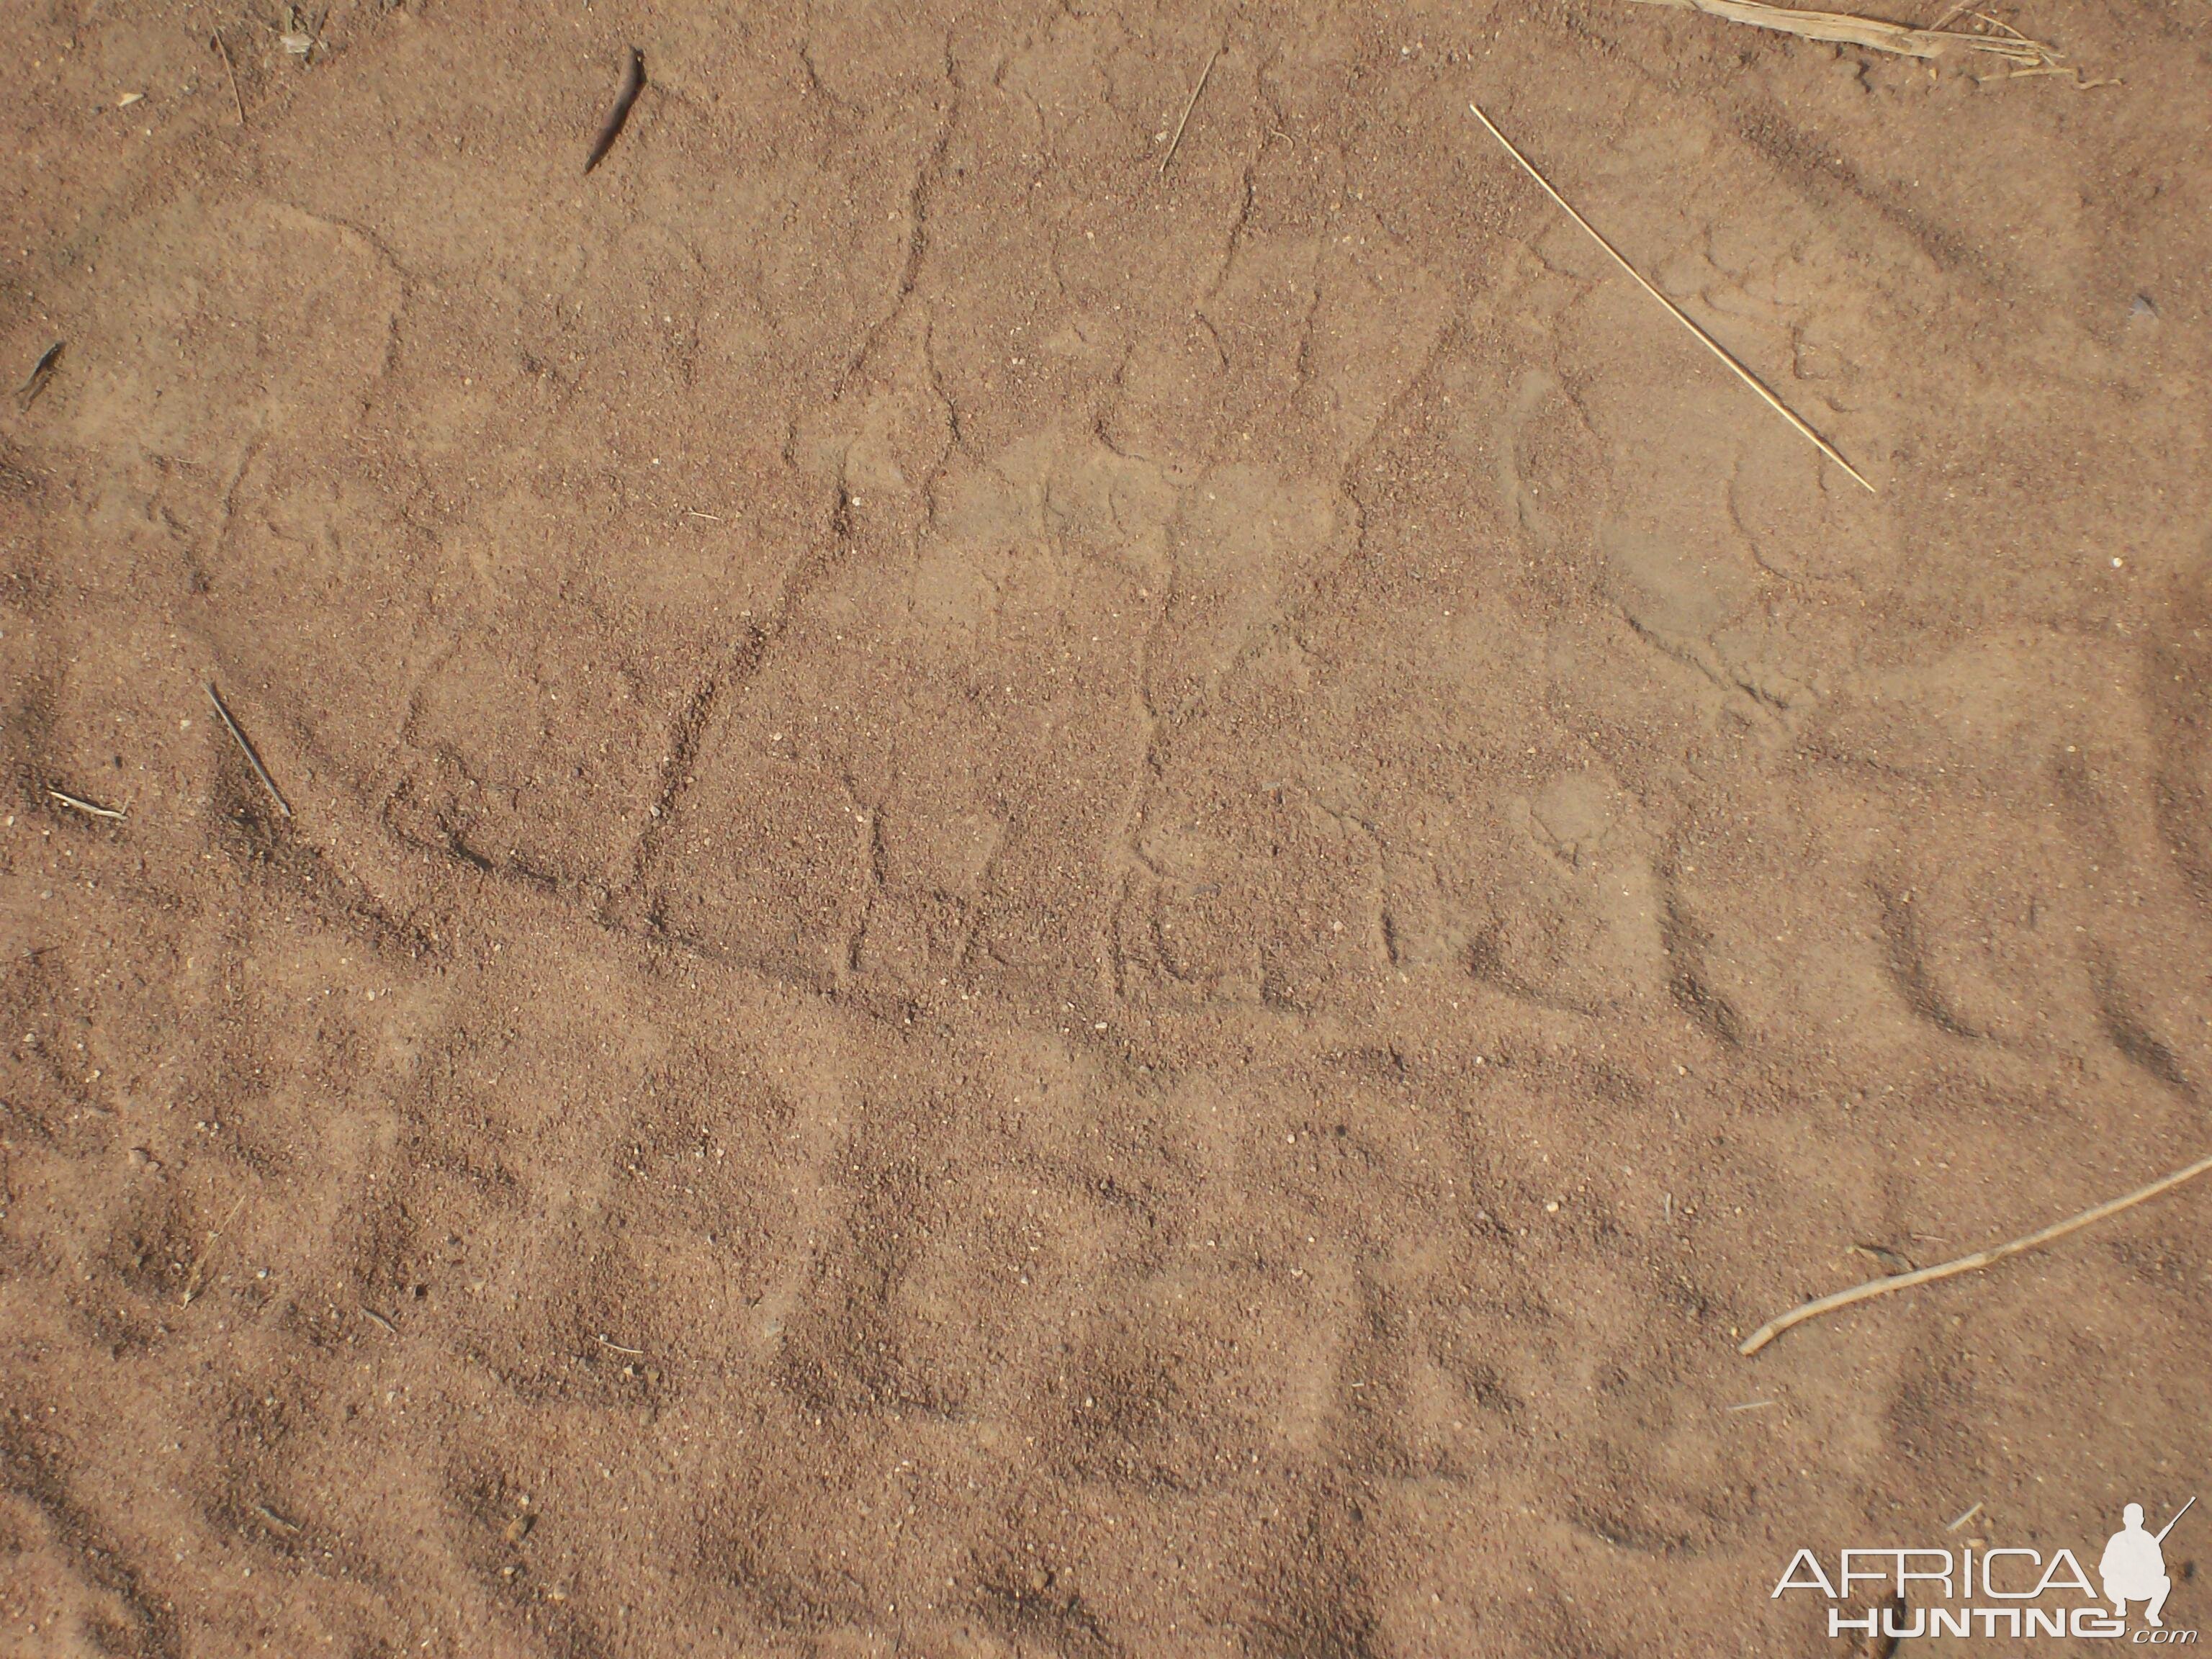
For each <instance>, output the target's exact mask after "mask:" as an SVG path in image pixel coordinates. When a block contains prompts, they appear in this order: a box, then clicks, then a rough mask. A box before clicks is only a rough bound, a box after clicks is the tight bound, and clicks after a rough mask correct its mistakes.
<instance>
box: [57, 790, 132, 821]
mask: <svg viewBox="0 0 2212 1659" xmlns="http://www.w3.org/2000/svg"><path fill="white" fill-rule="evenodd" d="M46 793H48V794H49V795H51V796H52V797H53V798H54V799H56V800H58V801H59V802H60V803H61V804H62V805H64V806H66V807H68V808H70V810H71V811H77V812H85V813H88V814H90V815H91V816H92V817H96V818H115V819H118V820H119V819H120V818H121V817H123V814H122V813H120V812H118V811H116V810H115V809H114V808H113V807H112V806H95V805H93V804H92V803H91V802H90V801H88V800H80V799H77V798H76V796H75V795H72V794H70V793H69V791H67V790H66V789H52V788H50V789H48V790H47V791H46Z"/></svg>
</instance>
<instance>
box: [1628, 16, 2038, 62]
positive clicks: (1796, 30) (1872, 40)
mask: <svg viewBox="0 0 2212 1659" xmlns="http://www.w3.org/2000/svg"><path fill="white" fill-rule="evenodd" d="M1633 3H1634V4H1637V5H1639V6H1668V7H1672V8H1673V9H1674V10H1676V11H1698V12H1703V13H1704V14H1705V15H1706V16H1708V17H1720V18H1725V19H1726V20H1727V21H1729V22H1731V23H1748V24H1750V25H1751V26H1752V27H1753V28H1761V29H1772V30H1774V31H1776V32H1777V33H1782V34H1795V35H1797V36H1799V37H1800V38H1802V39H1803V40H1828V41H1832V42H1833V43H1835V44H1836V45H1838V46H1864V47H1866V48H1867V49H1868V50H1869V51H1872V52H1893V53H1895V54H1896V55H1898V56H1899V57H1904V58H1941V57H1942V56H1943V55H1944V54H1945V53H1947V52H1953V51H1966V52H1993V53H1995V54H1996V56H1997V57H2000V58H2004V59H2005V60H2006V61H2007V62H2008V63H2012V64H2019V65H2021V66H2022V67H2024V68H2033V69H2034V70H2037V71H2039V72H2040V73H2045V74H2048V73H2052V72H2054V71H2055V72H2057V73H2060V74H2064V73H2067V72H2068V71H2066V70H2059V69H2058V68H2057V64H2058V53H2057V51H2056V50H2055V49H2053V48H2052V47H2050V46H2045V45H2044V44H2043V42H2041V41H2040V40H2029V39H2028V38H2027V36H2026V35H2024V34H2021V33H2018V32H2017V31H2015V30H2013V29H2010V28H2008V27H2005V26H2004V25H2003V24H2002V23H1992V27H1993V28H1994V30H1995V31H1996V32H1995V33H1988V34H1972V33H1966V31H1964V30H1960V29H1949V28H1932V29H1916V28H1907V27H1905V25H1904V24H1902V23H1885V22H1883V21H1881V20H1880V19H1879V18H1875V17H1857V16H1853V15H1850V13H1848V12H1837V11H1796V10H1794V9H1791V8H1790V7H1788V6H1769V5H1764V4H1761V3H1760V0H1633ZM1951 15H1953V16H1954V17H1955V16H1956V15H1959V14H1958V11H1957V10H1956V9H1954V11H1953V13H1952V14H1951ZM1983 21H1990V20H1983Z"/></svg>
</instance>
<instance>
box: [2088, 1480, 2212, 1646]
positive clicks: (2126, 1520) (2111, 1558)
mask: <svg viewBox="0 0 2212 1659" xmlns="http://www.w3.org/2000/svg"><path fill="white" fill-rule="evenodd" d="M2196 1502H2197V1500H2196V1499H2195V1498H2191V1499H2190V1500H2189V1503H2187V1504H2183V1505H2182V1506H2181V1508H2180V1509H2179V1510H2178V1511H2176V1512H2175V1515H2174V1517H2173V1520H2172V1521H2169V1522H2166V1525H2165V1526H2163V1527H2161V1528H2159V1530H2158V1531H2157V1532H2156V1533H2148V1532H2145V1531H2144V1530H2143V1523H2142V1504H2129V1505H2128V1506H2127V1508H2126V1509H2125V1510H2124V1511H2122V1513H2121V1516H2120V1529H2119V1531H2118V1532H2116V1533H2114V1534H2112V1541H2111V1542H2110V1543H2108V1544H2106V1546H2105V1554H2104V1559H2102V1560H2100V1561H2099V1562H2098V1563H2097V1576H2098V1577H2100V1578H2102V1579H2103V1580H2104V1581H2105V1599H2106V1601H2110V1602H2111V1603H2112V1612H2113V1613H2115V1614H2116V1615H2118V1617H2120V1618H2122V1619H2124V1618H2126V1617H2127V1616H2128V1603H2129V1602H2130V1601H2148V1602H2149V1603H2150V1605H2149V1606H2148V1607H2145V1608H2144V1609H2143V1621H2144V1622H2145V1623H2146V1624H2148V1625H2152V1626H2161V1627H2162V1626H2164V1625H2165V1623H2166V1620H2163V1619H2161V1618H2160V1617H2159V1616H2158V1615H2159V1613H2160V1611H2161V1610H2162V1609H2163V1608H2164V1607H2165V1606H2166V1596H2167V1595H2168V1594H2169V1593H2171V1592H2172V1589H2173V1580H2172V1579H2171V1578H2169V1577H2166V1556H2165V1554H2164V1553H2163V1552H2161V1551H2160V1548H2159V1546H2160V1545H2161V1544H2163V1543H2165V1542H2166V1534H2167V1533H2170V1532H2172V1530H2173V1528H2174V1522H2178V1521H2179V1520H2180V1519H2181V1517H2182V1516H2185V1515H2186V1514H2188V1513H2189V1510H2190V1506H2191V1504H2195V1503H2196Z"/></svg>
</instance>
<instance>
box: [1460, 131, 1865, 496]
mask: <svg viewBox="0 0 2212 1659" xmlns="http://www.w3.org/2000/svg"><path fill="white" fill-rule="evenodd" d="M1468 108H1469V109H1471V110H1473V111H1474V118H1475V119H1476V120H1478V121H1480V122H1481V123H1482V125H1484V126H1486V127H1487V128H1489V129H1490V136H1491V137H1493V138H1495V139H1496V140H1498V143H1501V144H1503V145H1504V146H1505V152H1506V154H1507V155H1510V156H1511V157H1512V158H1513V159H1514V160H1515V161H1518V162H1519V163H1520V164H1521V166H1522V168H1523V170H1525V171H1526V172H1527V173H1528V176H1529V177H1530V178H1531V179H1534V180H1535V181H1536V182H1537V183H1538V184H1540V185H1542V186H1543V187H1544V194H1545V195H1547V196H1548V197H1551V198H1552V199H1553V201H1554V202H1557V203H1558V204H1559V205H1560V207H1562V208H1564V209H1565V210H1566V215H1567V217H1569V218H1570V219H1572V220H1573V221H1574V222H1576V223H1577V224H1578V225H1580V226H1581V227H1582V228H1583V229H1584V230H1586V231H1588V232H1589V234H1590V236H1591V239H1592V240H1595V242H1596V243H1597V245H1598V246H1600V247H1601V248H1603V249H1604V250H1605V251H1606V252H1607V253H1610V254H1611V255H1613V261H1614V263H1615V264H1619V265H1620V268H1621V269H1622V270H1625V271H1626V272H1627V273H1628V274H1629V275H1630V276H1633V277H1634V278H1636V280H1637V283H1638V285H1639V286H1641V287H1642V289H1644V292H1645V293H1646V294H1649V295H1650V296H1651V297H1652V298H1653V299H1655V300H1656V301H1658V302H1659V303H1660V304H1661V305H1662V306H1664V307H1667V309H1668V311H1669V312H1671V313H1674V320H1675V321H1676V322H1678V323H1680V324H1681V325H1682V326H1683V327H1684V328H1686V329H1688V330H1689V331H1690V332H1691V333H1692V334H1694V335H1696V336H1697V337H1698V338H1699V340H1701V341H1703V342H1704V343H1705V349H1706V350H1708V351H1710V352H1711V353H1712V354H1713V356H1716V357H1717V358H1719V359H1720V360H1721V361H1722V362H1724V363H1726V364H1727V365H1728V366H1729V368H1731V369H1733V370H1734V371H1735V375H1736V378H1737V379H1738V380H1741V381H1742V382H1743V383H1744V384H1745V385H1746V386H1749V387H1750V388H1751V389H1752V390H1753V392H1757V393H1758V394H1759V397H1760V398H1763V399H1765V403H1766V404H1767V406H1768V407H1769V408H1771V409H1772V410H1774V412H1775V413H1776V414H1778V415H1779V416H1781V417H1782V418H1783V419H1784V420H1785V421H1787V422H1790V425H1791V426H1792V427H1794V428H1796V430H1797V432H1798V434H1799V435H1801V436H1802V437H1804V438H1806V439H1807V440H1808V441H1810V442H1811V443H1812V444H1813V445H1814V447H1816V448H1817V449H1819V450H1820V453H1822V454H1823V455H1826V457H1827V458H1828V459H1830V460H1832V461H1833V462H1834V463H1835V464H1836V465H1838V466H1840V467H1841V468H1843V469H1844V471H1846V472H1848V473H1850V475H1851V477H1853V478H1854V479H1857V482H1858V483H1861V484H1863V485H1864V486H1865V487H1866V489H1868V490H1869V491H1872V490H1873V489H1874V486H1873V485H1872V484H1870V483H1867V481H1866V479H1865V478H1864V477H1861V476H1860V473H1859V470H1858V469H1857V467H1855V466H1853V465H1851V464H1850V462H1849V461H1847V460H1845V459H1844V458H1843V455H1842V453H1841V452H1840V451H1838V449H1837V448H1836V447H1835V446H1834V445H1833V444H1832V443H1830V442H1829V441H1827V440H1826V438H1823V437H1822V436H1821V435H1820V434H1819V433H1817V432H1815V431H1814V430H1813V428H1811V427H1809V426H1808V425H1806V424H1805V422H1803V421H1802V420H1800V419H1799V418H1798V417H1797V416H1796V412H1795V411H1794V410H1791V409H1790V406H1789V405H1788V404H1785V403H1784V402H1783V401H1782V399H1781V398H1778V397H1776V396H1775V395H1774V394H1773V393H1772V392H1769V391H1768V390H1767V389H1766V387H1765V386H1764V385H1763V384H1762V383H1761V382H1760V380H1759V376H1757V375H1756V374H1753V373H1752V372H1751V371H1750V370H1749V369H1747V368H1745V367H1744V366H1743V365H1742V364H1741V363H1740V362H1736V360H1735V358H1734V357H1732V356H1729V351H1728V348H1727V347H1726V346H1724V345H1723V344H1722V343H1720V342H1719V341H1718V340H1716V339H1715V338H1713V337H1712V336H1711V335H1710V334H1708V333H1706V332H1705V330H1703V329H1702V328H1699V326H1698V325H1697V324H1695V323H1693V322H1692V321H1691V320H1690V317H1689V313H1686V311H1684V310H1683V309H1682V307H1680V306H1678V305H1676V304H1675V303H1674V301H1672V300H1670V299H1668V297H1667V296H1666V295H1663V294H1662V293H1661V292H1660V291H1659V290H1658V289H1656V288H1654V287H1652V286H1651V284H1650V283H1648V282H1645V281H1644V273H1643V272H1642V271H1640V270H1637V268H1636V267H1635V266H1634V265H1632V264H1629V263H1628V259H1627V258H1626V255H1624V254H1623V253H1622V252H1621V251H1620V249H1619V248H1617V247H1615V246H1613V244H1612V243H1610V242H1608V241H1607V240H1605V238H1604V237H1603V236H1602V235H1601V234H1599V233H1598V228H1597V227H1596V226H1595V225H1593V224H1592V223H1590V222H1589V220H1587V219H1585V218H1583V216H1582V215H1581V214H1579V213H1577V212H1576V211H1575V210H1574V205H1573V204H1571V203H1570V202H1569V201H1568V200H1567V198H1566V197H1564V196H1562V195H1560V194H1559V191H1556V190H1553V188H1552V181H1551V180H1550V179H1547V178H1546V177H1545V176H1544V175H1543V174H1542V173H1539V172H1537V171H1536V164H1535V163H1534V161H1530V160H1529V159H1528V157H1527V156H1525V155H1522V153H1521V152H1520V151H1519V150H1518V149H1515V148H1514V146H1513V141H1512V140H1511V139H1510V138H1508V137H1506V136H1505V135H1504V133H1502V132H1500V131H1498V128H1497V125H1495V124H1494V123H1493V122H1492V120H1491V118H1489V117H1488V116H1487V115H1485V114H1484V113H1483V112H1482V111H1481V109H1480V106H1476V105H1474V104H1469V105H1468Z"/></svg>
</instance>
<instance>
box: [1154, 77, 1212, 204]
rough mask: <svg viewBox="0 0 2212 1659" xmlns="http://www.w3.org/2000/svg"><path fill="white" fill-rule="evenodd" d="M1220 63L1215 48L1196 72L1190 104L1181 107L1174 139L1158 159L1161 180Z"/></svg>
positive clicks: (1180, 144) (1173, 158) (1166, 174)
mask: <svg viewBox="0 0 2212 1659" xmlns="http://www.w3.org/2000/svg"><path fill="white" fill-rule="evenodd" d="M1220 61H1221V48H1220V47H1219V46H1216V47H1215V48H1214V49H1213V56H1212V57H1211V58H1207V59H1206V67H1205V68H1204V69H1202V70H1200V71H1199V72H1198V84H1197V85H1196V86H1194V87H1193V88H1191V89H1190V102H1188V104H1185V105H1184V106H1182V120H1180V121H1178V122H1176V130H1175V137H1172V138H1170V139H1169V140H1168V153H1167V154H1166V155H1163V156H1161V157H1160V177H1161V178H1163V179H1164V178H1166V177H1167V176H1168V163H1169V162H1170V161H1174V160H1175V158H1176V150H1178V149H1182V130H1183V129H1184V128H1185V127H1187V126H1188V125H1190V112H1191V111H1193V110H1194V109H1196V108H1197V107H1198V100H1200V98H1201V97H1203V96H1204V95H1205V94H1206V80H1207V77H1209V76H1212V73H1213V66H1214V64H1217V63H1218V62H1220Z"/></svg>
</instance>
